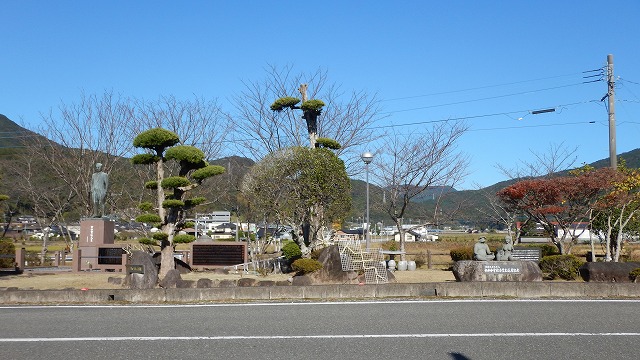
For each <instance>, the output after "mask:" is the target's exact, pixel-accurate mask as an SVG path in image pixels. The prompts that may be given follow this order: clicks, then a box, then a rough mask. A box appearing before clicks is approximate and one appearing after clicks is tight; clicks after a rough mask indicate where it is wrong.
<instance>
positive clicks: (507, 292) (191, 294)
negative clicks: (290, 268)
mask: <svg viewBox="0 0 640 360" xmlns="http://www.w3.org/2000/svg"><path fill="white" fill-rule="evenodd" d="M423 297H434V298H435V297H438V298H452V297H456V298H458V297H470V298H483V297H489V298H495V297H510V298H528V299H530V298H640V285H639V284H634V283H572V282H447V283H419V284H381V285H312V286H265V287H227V288H207V289H150V290H130V289H96V290H13V289H7V290H1V291H0V304H3V305H10V304H109V303H112V304H113V303H121V302H125V303H140V304H158V303H199V302H227V301H254V300H258V301H280V300H339V299H343V300H344V299H390V298H423Z"/></svg>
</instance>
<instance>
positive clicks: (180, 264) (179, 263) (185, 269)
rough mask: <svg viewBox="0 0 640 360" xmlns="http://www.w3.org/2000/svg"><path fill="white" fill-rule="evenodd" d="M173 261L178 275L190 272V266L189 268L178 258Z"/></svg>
mask: <svg viewBox="0 0 640 360" xmlns="http://www.w3.org/2000/svg"><path fill="white" fill-rule="evenodd" d="M173 259H174V261H175V265H176V269H177V270H178V271H179V272H180V274H188V273H190V272H191V266H189V264H187V263H186V262H184V261H182V260H180V259H178V258H173Z"/></svg>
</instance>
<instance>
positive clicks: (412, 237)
mask: <svg viewBox="0 0 640 360" xmlns="http://www.w3.org/2000/svg"><path fill="white" fill-rule="evenodd" d="M393 240H395V241H400V233H396V234H395V235H393ZM404 241H406V242H413V241H420V234H419V233H418V232H416V231H413V230H409V231H405V232H404Z"/></svg>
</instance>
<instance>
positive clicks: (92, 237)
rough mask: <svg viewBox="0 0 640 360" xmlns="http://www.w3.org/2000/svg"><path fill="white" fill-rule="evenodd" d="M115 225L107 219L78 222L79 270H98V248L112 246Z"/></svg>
mask: <svg viewBox="0 0 640 360" xmlns="http://www.w3.org/2000/svg"><path fill="white" fill-rule="evenodd" d="M114 229H115V223H114V222H113V221H111V220H109V219H98V218H96V219H84V220H82V221H80V240H79V241H78V248H79V249H80V250H81V254H82V259H80V261H81V263H80V269H81V270H91V269H97V268H98V255H99V254H98V247H99V246H100V245H105V244H107V245H108V244H113V242H114V234H115V231H114Z"/></svg>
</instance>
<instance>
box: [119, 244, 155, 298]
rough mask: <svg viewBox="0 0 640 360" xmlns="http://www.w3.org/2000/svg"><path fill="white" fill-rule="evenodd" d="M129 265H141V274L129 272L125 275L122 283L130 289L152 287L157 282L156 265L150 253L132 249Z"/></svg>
mask: <svg viewBox="0 0 640 360" xmlns="http://www.w3.org/2000/svg"><path fill="white" fill-rule="evenodd" d="M129 265H142V268H143V269H144V273H143V274H129V275H127V276H126V277H125V281H124V285H125V286H128V287H129V288H131V289H153V288H155V287H156V284H157V283H158V266H157V265H156V262H155V261H154V259H153V257H152V256H151V254H149V253H147V252H144V251H134V252H133V253H132V254H131V261H130V262H129Z"/></svg>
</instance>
